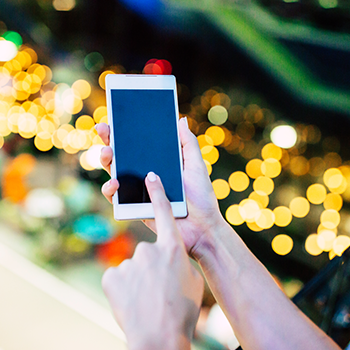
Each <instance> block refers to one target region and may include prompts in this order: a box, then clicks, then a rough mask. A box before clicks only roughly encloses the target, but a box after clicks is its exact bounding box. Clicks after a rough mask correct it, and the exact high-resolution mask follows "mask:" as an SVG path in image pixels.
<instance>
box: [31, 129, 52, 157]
mask: <svg viewBox="0 0 350 350" xmlns="http://www.w3.org/2000/svg"><path fill="white" fill-rule="evenodd" d="M34 145H35V147H36V148H37V149H38V150H39V151H41V152H47V151H49V150H50V149H51V148H52V147H53V143H52V140H51V134H50V133H49V132H47V131H42V132H40V133H39V134H37V135H36V136H35V138H34Z"/></svg>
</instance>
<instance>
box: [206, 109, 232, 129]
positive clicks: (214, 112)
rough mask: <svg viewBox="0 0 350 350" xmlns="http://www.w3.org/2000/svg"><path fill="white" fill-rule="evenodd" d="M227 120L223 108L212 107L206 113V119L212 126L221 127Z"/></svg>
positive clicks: (226, 113)
mask: <svg viewBox="0 0 350 350" xmlns="http://www.w3.org/2000/svg"><path fill="white" fill-rule="evenodd" d="M227 118H228V112H227V109H226V108H225V107H224V106H219V105H216V106H213V107H211V108H210V110H209V112H208V119H209V121H210V122H211V123H212V124H214V125H222V124H224V123H225V122H226V120H227Z"/></svg>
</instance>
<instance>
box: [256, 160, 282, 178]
mask: <svg viewBox="0 0 350 350" xmlns="http://www.w3.org/2000/svg"><path fill="white" fill-rule="evenodd" d="M281 171H282V166H281V163H280V162H279V161H278V160H277V159H275V158H267V159H265V160H264V161H263V162H262V163H261V172H262V173H263V175H265V176H267V177H270V178H275V177H277V176H278V175H279V174H280V173H281Z"/></svg>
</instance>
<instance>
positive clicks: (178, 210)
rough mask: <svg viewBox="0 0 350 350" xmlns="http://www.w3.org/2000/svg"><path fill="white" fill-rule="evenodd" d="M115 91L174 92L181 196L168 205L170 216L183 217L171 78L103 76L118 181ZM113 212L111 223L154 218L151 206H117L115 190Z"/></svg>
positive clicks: (113, 171) (114, 173) (113, 173)
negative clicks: (113, 96) (171, 214)
mask: <svg viewBox="0 0 350 350" xmlns="http://www.w3.org/2000/svg"><path fill="white" fill-rule="evenodd" d="M115 89H123V90H125V89H131V90H142V89H144V90H165V89H166V90H172V91H173V93H174V102H175V116H176V129H177V130H176V131H177V139H178V150H179V161H180V169H181V170H180V172H181V184H182V197H183V201H181V202H171V203H170V204H171V207H172V211H173V215H174V217H176V218H184V217H186V216H187V204H186V197H185V188H184V182H183V158H182V147H181V141H180V135H179V126H178V122H179V109H178V101H177V89H176V79H175V77H174V76H173V75H151V74H149V75H146V74H108V75H107V76H106V98H107V115H108V123H109V126H110V146H111V147H112V149H113V159H112V163H111V177H112V178H118V176H117V174H118V170H117V168H116V160H115V155H114V149H115V147H114V127H113V110H112V101H111V100H112V99H111V90H115ZM113 212H114V218H115V220H118V221H119V220H143V219H154V210H153V206H152V203H133V204H120V203H119V201H118V191H117V192H116V193H115V195H114V196H113Z"/></svg>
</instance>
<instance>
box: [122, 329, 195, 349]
mask: <svg viewBox="0 0 350 350" xmlns="http://www.w3.org/2000/svg"><path fill="white" fill-rule="evenodd" d="M128 349H129V350H164V349H167V350H179V349H181V350H190V349H191V339H189V338H188V337H187V335H185V334H182V333H176V332H173V333H172V334H169V333H167V332H164V329H163V328H162V329H159V332H158V334H156V335H154V336H150V334H147V335H146V336H145V337H142V336H140V335H139V334H137V335H136V336H135V337H128Z"/></svg>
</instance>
